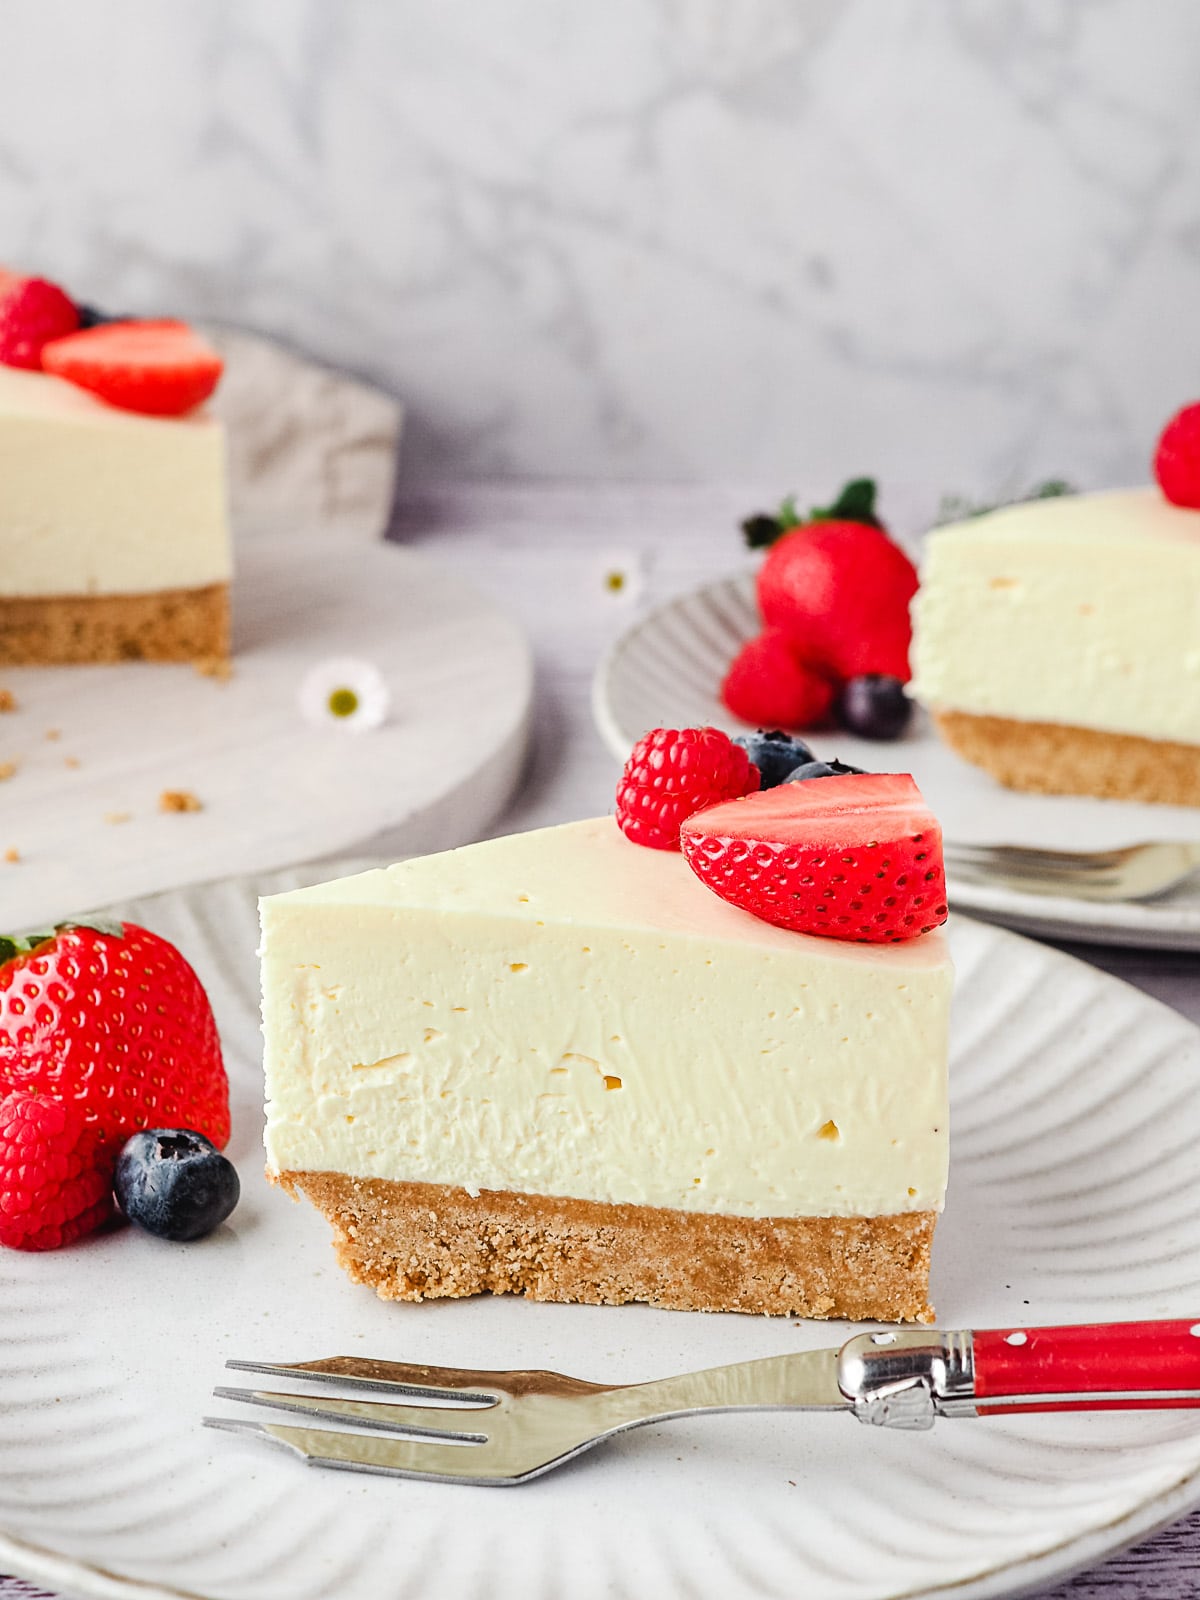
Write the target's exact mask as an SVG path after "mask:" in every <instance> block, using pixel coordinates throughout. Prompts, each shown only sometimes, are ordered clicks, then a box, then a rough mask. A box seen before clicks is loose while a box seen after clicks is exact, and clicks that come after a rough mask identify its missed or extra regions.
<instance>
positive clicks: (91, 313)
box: [75, 300, 129, 328]
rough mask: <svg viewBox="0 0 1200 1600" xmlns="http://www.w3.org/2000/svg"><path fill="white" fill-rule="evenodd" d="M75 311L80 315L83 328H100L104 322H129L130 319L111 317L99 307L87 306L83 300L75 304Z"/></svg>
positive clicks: (80, 324)
mask: <svg viewBox="0 0 1200 1600" xmlns="http://www.w3.org/2000/svg"><path fill="white" fill-rule="evenodd" d="M75 309H76V311H77V312H78V313H79V326H80V327H81V328H98V327H99V326H100V325H101V323H104V322H127V321H128V320H129V318H128V317H114V316H110V314H109V313H108V312H107V311H101V310H100V309H99V307H97V306H89V305H85V304H84V303H83V302H82V301H81V300H77V301H76V302H75Z"/></svg>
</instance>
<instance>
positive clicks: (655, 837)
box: [617, 728, 759, 850]
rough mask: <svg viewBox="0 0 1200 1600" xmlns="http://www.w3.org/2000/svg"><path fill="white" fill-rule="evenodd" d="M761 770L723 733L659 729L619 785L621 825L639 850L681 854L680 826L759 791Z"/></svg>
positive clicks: (639, 747)
mask: <svg viewBox="0 0 1200 1600" xmlns="http://www.w3.org/2000/svg"><path fill="white" fill-rule="evenodd" d="M758 781H759V779H758V768H757V767H756V766H755V765H754V764H753V762H752V761H751V760H750V757H749V756H748V755H747V754H746V752H745V751H744V750H743V749H742V748H741V746H740V745H736V744H734V742H733V740H732V739H730V738H729V736H728V734H724V733H722V732H721V731H720V729H718V728H684V729H682V730H680V729H678V728H655V729H654V731H653V732H652V733H648V734H647V735H646V736H645V738H644V739H640V740H639V741H638V743H637V744H635V745H634V747H633V753H632V755H631V756H630V757H629V760H628V761H627V762H626V763H625V770H624V772H622V774H621V781H620V783H619V784H618V785H617V823H618V825H619V827H620V829H621V832H622V833H623V834H624V835H625V837H626V838H627V839H631V840H632V841H633V843H634V844H643V845H648V846H649V847H650V848H651V849H652V850H678V849H679V828H680V824H681V823H683V822H684V821H686V819H687V818H688V817H690V816H693V815H694V814H695V813H696V812H697V811H701V810H703V809H704V807H705V806H714V805H717V804H719V803H720V802H721V801H722V800H736V799H740V797H741V796H742V795H746V794H753V793H754V791H755V790H756V789H757V788H758Z"/></svg>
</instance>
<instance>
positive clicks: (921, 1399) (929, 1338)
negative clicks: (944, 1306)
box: [837, 1328, 978, 1428]
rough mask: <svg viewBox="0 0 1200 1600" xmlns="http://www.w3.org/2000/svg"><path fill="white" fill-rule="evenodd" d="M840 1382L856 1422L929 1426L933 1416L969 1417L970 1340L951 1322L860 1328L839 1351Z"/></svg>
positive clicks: (971, 1398) (972, 1400) (972, 1385)
mask: <svg viewBox="0 0 1200 1600" xmlns="http://www.w3.org/2000/svg"><path fill="white" fill-rule="evenodd" d="M837 1379H838V1387H839V1388H840V1389H841V1391H842V1393H843V1394H844V1395H845V1397H846V1399H847V1400H848V1401H849V1402H850V1407H851V1409H852V1411H853V1412H854V1415H855V1416H856V1417H857V1418H858V1420H859V1422H869V1423H873V1424H874V1425H875V1426H877V1427H883V1428H932V1427H933V1422H934V1418H935V1417H973V1416H976V1415H977V1414H978V1413H977V1411H976V1407H975V1359H974V1342H973V1340H972V1337H971V1334H970V1332H969V1331H966V1330H962V1331H959V1330H955V1329H952V1328H931V1329H929V1330H921V1331H917V1330H914V1329H908V1328H906V1329H895V1330H892V1329H883V1330H880V1331H879V1332H877V1333H860V1334H857V1335H856V1336H855V1337H854V1338H853V1339H851V1340H849V1341H848V1342H847V1343H846V1344H844V1345H843V1346H842V1348H841V1351H840V1353H839V1355H838V1370H837Z"/></svg>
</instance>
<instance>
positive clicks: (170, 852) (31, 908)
mask: <svg viewBox="0 0 1200 1600" xmlns="http://www.w3.org/2000/svg"><path fill="white" fill-rule="evenodd" d="M234 599H235V616H234V631H235V649H236V656H235V661H234V669H233V676H232V677H231V678H230V679H229V680H228V681H227V682H224V683H222V682H218V681H216V680H214V679H212V678H205V677H202V676H200V674H198V673H197V672H195V671H194V670H193V669H192V668H191V667H190V666H174V665H163V666H150V665H147V664H145V663H131V664H130V665H128V666H112V667H56V668H54V669H48V668H29V667H26V668H23V669H21V668H13V669H10V670H6V672H5V674H4V683H5V686H6V687H8V688H10V689H11V690H12V691H13V692H14V693H15V695H16V697H17V702H18V707H19V709H18V711H17V712H16V713H15V714H12V715H9V716H6V717H4V718H3V723H4V726H3V727H2V728H0V735H2V736H3V741H4V744H3V748H2V749H0V755H3V756H7V757H8V758H9V759H12V760H15V761H16V762H17V763H18V771H17V774H16V776H15V777H14V778H12V779H11V780H10V781H9V782H7V783H5V784H3V785H0V855H2V854H3V852H4V851H5V850H6V849H9V848H14V849H17V850H19V852H20V856H21V860H20V863H19V864H18V865H16V866H5V865H3V864H0V913H2V915H0V925H2V926H4V927H6V928H20V927H22V926H29V925H31V924H34V923H38V922H42V921H47V920H50V919H53V918H55V917H61V916H68V915H72V914H78V913H79V912H82V911H84V910H88V909H92V908H94V907H96V906H98V905H101V904H104V903H105V902H107V901H110V900H113V899H115V898H116V897H117V896H119V895H129V894H145V893H150V892H153V891H156V890H161V889H167V888H171V887H174V886H176V885H181V884H187V883H197V882H203V881H205V880H208V879H211V878H214V877H217V876H221V875H224V874H227V873H228V874H232V873H237V872H250V871H259V870H267V869H270V868H273V867H281V866H285V865H287V864H288V863H290V862H297V861H307V860H311V859H313V858H314V857H317V856H327V855H330V854H332V853H334V852H338V851H346V850H351V849H355V848H357V847H360V846H362V845H363V844H364V843H365V842H366V841H367V840H370V839H373V838H374V837H375V836H376V835H378V834H381V833H383V832H385V831H386V833H387V836H388V845H387V848H388V849H389V850H390V851H392V852H393V853H395V854H404V853H417V852H421V851H426V850H435V849H444V848H450V847H451V846H453V845H456V844H462V843H463V842H464V841H465V840H467V839H469V838H471V837H473V836H476V835H477V834H478V833H479V832H480V831H481V830H482V829H483V827H484V826H485V825H486V823H487V822H488V821H490V820H491V818H492V817H493V816H495V815H496V814H497V813H498V812H499V811H500V810H501V808H502V807H503V805H504V803H505V801H506V800H507V799H508V796H509V794H510V793H511V791H512V788H513V785H514V783H515V782H516V779H517V777H518V775H519V772H520V765H521V760H522V757H523V755H524V751H525V744H526V736H527V727H528V718H529V706H530V696H531V690H532V670H531V666H530V655H529V649H528V646H527V644H526V642H525V640H524V638H523V636H522V635H521V633H520V631H519V630H518V629H517V627H516V626H515V625H514V624H513V623H511V622H510V621H508V619H507V618H505V617H504V616H502V615H501V614H500V612H499V611H498V610H497V609H496V608H495V607H494V606H492V605H491V604H490V602H488V601H485V600H484V599H483V598H481V597H480V596H479V595H478V594H476V593H475V592H474V591H473V590H472V589H470V588H469V587H467V586H465V585H464V584H463V582H462V580H461V579H460V578H459V577H458V576H456V575H455V574H452V573H450V572H448V571H443V570H442V569H440V568H439V567H437V566H435V565H434V564H433V563H432V562H428V561H425V560H423V559H421V558H420V557H419V556H415V555H412V554H411V553H410V552H409V551H407V550H404V549H401V548H399V547H398V546H395V545H387V544H383V543H373V544H366V543H355V544H353V545H351V546H349V547H347V546H346V545H345V543H344V542H340V541H339V540H338V539H336V538H333V537H331V536H330V534H328V533H321V534H313V533H306V534H303V535H297V534H295V533H288V534H286V535H282V534H278V533H277V534H275V535H273V536H271V535H267V534H265V533H264V534H257V535H255V536H253V537H248V538H245V539H244V540H242V542H241V544H240V545H239V550H238V576H237V582H236V585H235V590H234ZM334 656H355V657H359V658H362V659H365V660H367V661H370V662H372V663H373V664H374V665H375V666H376V667H378V669H379V670H380V672H381V673H382V674H383V675H384V677H385V679H386V680H387V683H388V686H389V689H390V691H391V702H392V704H391V714H390V716H389V719H388V721H387V722H386V723H385V724H384V725H383V726H382V727H381V728H378V729H376V730H374V731H372V732H370V733H362V734H356V733H353V732H351V731H349V730H347V729H344V728H339V727H320V728H315V727H312V726H310V725H309V724H308V723H307V722H306V721H305V720H304V719H303V717H302V716H301V713H300V709H299V706H298V704H297V692H298V689H299V686H300V683H301V681H302V679H303V677H304V674H305V673H306V672H307V670H308V669H309V668H310V667H311V666H313V665H314V664H316V663H319V662H321V661H322V660H324V659H326V658H329V657H334ZM456 727H457V728H466V727H469V728H470V730H471V736H470V738H462V737H459V738H448V737H447V730H448V729H452V728H456ZM51 729H53V730H56V731H57V737H56V738H54V739H52V740H48V739H47V737H46V735H47V730H51ZM67 758H70V759H71V760H72V761H74V762H77V763H78V765H77V766H73V767H69V768H68V767H67V766H65V765H64V763H65V761H66V760H67ZM164 789H185V790H191V791H192V792H193V793H194V794H196V795H197V797H198V798H199V799H200V800H201V802H202V803H203V806H204V809H203V810H202V811H199V812H194V813H176V814H171V815H164V814H163V813H161V812H160V811H159V810H158V797H159V795H160V793H161V792H162V791H163V790H164ZM112 819H122V820H112Z"/></svg>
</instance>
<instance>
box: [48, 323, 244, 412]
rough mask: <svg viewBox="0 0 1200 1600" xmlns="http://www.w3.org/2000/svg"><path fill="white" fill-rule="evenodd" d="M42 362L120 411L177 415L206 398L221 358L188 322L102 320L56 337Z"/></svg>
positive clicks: (221, 364)
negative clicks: (96, 323) (67, 335)
mask: <svg viewBox="0 0 1200 1600" xmlns="http://www.w3.org/2000/svg"><path fill="white" fill-rule="evenodd" d="M42 366H43V368H44V369H45V370H46V371H47V372H53V373H55V374H57V376H58V377H60V378H68V379H69V380H70V381H71V382H72V383H75V384H78V385H79V387H80V388H81V389H89V390H91V392H92V393H93V394H98V395H99V396H100V398H101V399H102V400H107V401H108V403H109V405H113V406H119V407H120V408H121V410H122V411H141V412H145V413H147V414H149V415H151V416H161V417H177V416H181V415H182V414H183V412H185V411H190V410H191V409H192V407H193V406H198V405H199V404H200V402H201V401H202V400H207V399H208V397H209V395H210V394H212V392H213V390H214V389H215V388H216V387H217V383H218V382H219V380H220V377H221V371H222V368H223V362H222V360H221V357H220V356H219V355H218V354H217V352H216V351H215V350H214V349H213V348H212V346H211V345H208V344H205V342H204V340H203V339H201V338H200V337H199V335H198V334H196V333H194V332H193V330H192V329H191V328H189V327H188V325H187V323H186V322H104V323H101V324H99V326H97V327H94V328H85V329H84V330H83V332H82V333H73V334H71V335H69V337H67V338H65V339H54V340H52V341H51V343H50V344H48V345H46V346H45V347H44V349H43V350H42Z"/></svg>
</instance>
